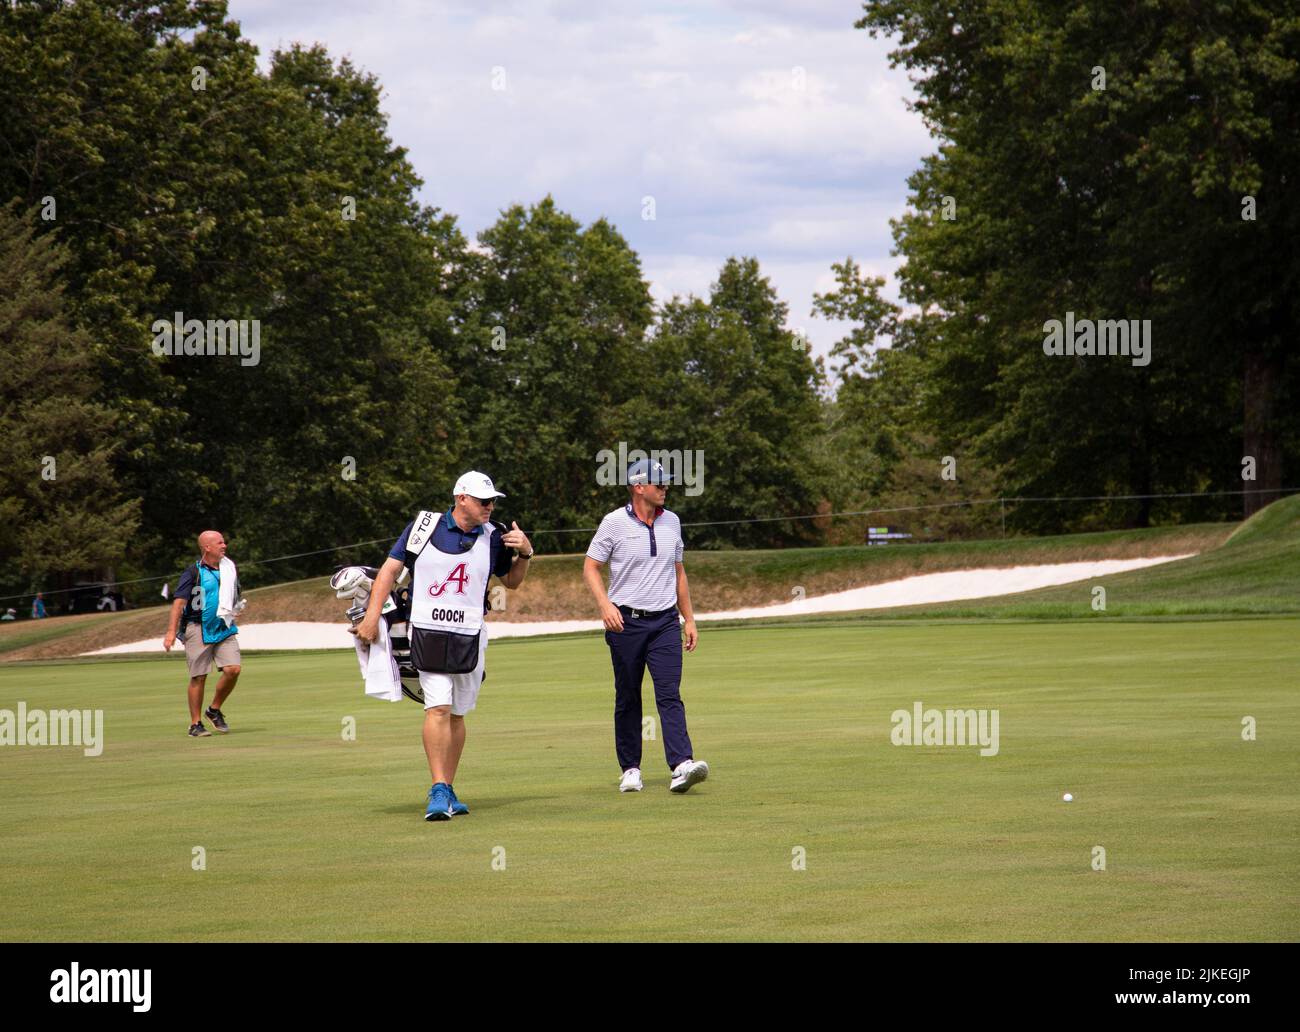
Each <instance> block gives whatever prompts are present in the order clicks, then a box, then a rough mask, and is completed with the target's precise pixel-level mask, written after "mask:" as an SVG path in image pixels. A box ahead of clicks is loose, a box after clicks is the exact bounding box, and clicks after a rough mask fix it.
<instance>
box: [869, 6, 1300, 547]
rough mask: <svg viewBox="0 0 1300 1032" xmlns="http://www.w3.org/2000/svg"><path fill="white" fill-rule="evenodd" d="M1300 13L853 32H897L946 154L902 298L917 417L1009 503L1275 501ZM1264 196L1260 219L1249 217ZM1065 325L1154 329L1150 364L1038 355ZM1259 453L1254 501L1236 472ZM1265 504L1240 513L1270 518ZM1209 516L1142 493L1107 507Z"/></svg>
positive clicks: (1161, 13)
mask: <svg viewBox="0 0 1300 1032" xmlns="http://www.w3.org/2000/svg"><path fill="white" fill-rule="evenodd" d="M1298 12H1300V8H1297V5H1296V4H1295V3H1294V0H1292V2H1288V3H1284V4H1281V5H1278V4H1271V5H1264V4H1259V3H1250V4H1245V5H1235V6H1233V7H1232V8H1231V9H1229V8H1222V7H1220V8H1214V7H1211V8H1206V9H1200V8H1197V9H1195V10H1193V9H1191V8H1187V7H1185V6H1183V5H1175V4H1172V3H1163V2H1158V3H1152V4H1146V5H1142V6H1141V7H1139V8H1132V7H1131V6H1125V5H1119V6H1115V5H1104V4H1075V5H1068V6H1052V5H1047V6H1043V5H1039V6H1036V7H1035V6H1025V5H1022V4H1016V3H1012V2H1010V0H999V2H994V3H979V4H974V3H958V4H955V5H954V4H946V3H945V4H940V3H937V2H930V0H886V2H881V3H873V4H870V5H867V6H866V14H865V16H864V17H863V18H862V19H861V20H860V21H859V22H858V23H857V24H858V26H859V27H861V28H867V29H869V30H870V31H871V32H872V33H873V34H875V33H889V34H895V35H897V37H898V40H899V44H900V45H899V47H898V48H897V49H896V50H895V51H894V52H893V54H892V55H891V59H892V60H893V61H894V63H895V64H901V65H905V66H906V67H908V68H909V69H911V70H912V71H913V72H914V73H916V82H917V90H918V94H919V99H918V101H917V103H916V108H917V110H918V111H919V112H920V113H921V114H922V116H923V117H924V118H925V119H926V121H927V123H928V125H929V126H930V128H931V130H932V131H933V132H934V133H935V134H936V135H937V136H939V137H940V140H941V143H940V146H939V148H938V151H937V153H936V154H934V155H932V156H930V157H929V158H927V159H926V160H925V161H924V162H923V164H922V167H921V168H920V169H919V170H918V171H917V172H916V173H915V174H914V175H913V176H912V177H911V179H910V180H909V184H910V185H911V187H912V191H913V195H912V207H913V210H912V211H911V212H909V213H908V214H907V215H905V216H904V217H903V218H902V219H900V220H899V221H898V222H897V223H895V239H896V242H897V244H898V248H899V251H900V252H901V253H902V254H903V255H904V256H905V257H906V258H907V262H906V264H905V266H904V267H903V269H902V271H901V274H900V276H901V283H902V293H903V296H904V298H905V299H906V300H908V301H909V302H911V303H912V304H913V305H915V306H917V308H918V310H919V313H920V314H919V315H918V316H909V317H908V319H906V320H904V321H905V322H908V323H914V324H915V326H914V330H915V332H914V333H913V334H912V337H911V340H910V342H909V343H908V345H907V346H910V347H914V348H917V349H918V357H919V360H920V362H921V363H922V365H923V368H924V371H925V372H924V377H925V379H926V381H927V382H928V383H929V384H930V385H931V388H932V389H931V390H929V391H928V392H927V394H926V399H925V408H924V414H923V422H924V425H925V428H926V429H927V430H928V431H929V432H932V433H935V434H936V435H939V436H940V438H941V439H943V438H948V439H951V440H955V441H958V442H970V443H971V445H972V446H973V447H974V448H975V449H976V450H977V451H978V452H979V453H980V454H981V455H983V456H984V457H986V458H987V460H988V461H989V462H990V463H992V464H993V465H994V466H995V467H997V468H999V469H1001V470H1002V471H1003V473H1002V488H1003V490H1004V491H1005V492H1006V493H1009V494H1038V495H1042V494H1108V493H1116V494H1155V493H1160V492H1170V491H1186V490H1189V489H1197V488H1205V489H1213V488H1220V489H1224V490H1230V489H1234V488H1241V487H1248V488H1249V487H1252V486H1261V487H1268V486H1277V485H1278V484H1280V480H1281V469H1282V465H1281V463H1282V459H1283V444H1284V442H1286V441H1294V440H1295V439H1296V416H1295V411H1296V410H1295V406H1290V407H1289V408H1288V407H1287V406H1286V404H1285V400H1284V399H1287V398H1290V397H1293V396H1294V390H1295V386H1296V379H1297V371H1296V367H1295V363H1294V361H1293V360H1291V358H1290V354H1291V351H1292V348H1291V346H1290V340H1291V337H1293V336H1294V329H1295V325H1296V305H1297V301H1296V298H1297V294H1298V292H1297V290H1296V289H1295V286H1296V274H1297V262H1296V243H1295V241H1296V230H1297V228H1300V227H1298V226H1297V222H1296V220H1297V218H1300V216H1298V215H1297V213H1296V212H1295V210H1294V207H1293V206H1288V205H1285V204H1282V203H1279V202H1280V198H1281V197H1282V196H1283V195H1284V193H1285V187H1284V185H1283V184H1284V182H1285V176H1286V172H1287V170H1288V167H1293V166H1294V165H1295V164H1296V158H1297V156H1298V154H1297V151H1298V149H1300V134H1298V133H1297V132H1296V128H1297V118H1296V111H1295V104H1294V98H1295V96H1296V86H1297V77H1298V76H1300V60H1298V58H1300V53H1298V51H1300V43H1298V37H1297V34H1296V32H1295V31H1294V27H1295V24H1296V18H1297V13H1298ZM1103 80H1104V81H1103ZM1245 195H1251V196H1256V195H1257V196H1258V199H1259V200H1260V201H1261V202H1263V203H1265V204H1266V207H1267V210H1266V211H1264V212H1263V213H1261V214H1260V215H1259V217H1258V218H1257V219H1256V220H1255V221H1253V222H1250V221H1243V219H1242V213H1243V210H1244V204H1245ZM1067 312H1074V313H1076V314H1077V315H1078V316H1079V317H1080V318H1085V317H1091V318H1094V319H1124V320H1131V319H1136V320H1143V319H1149V320H1150V321H1151V326H1152V334H1153V340H1152V357H1151V361H1150V364H1149V365H1145V366H1143V365H1134V364H1132V363H1131V362H1129V361H1128V360H1127V359H1125V358H1122V357H1120V358H1096V357H1093V358H1083V357H1072V358H1067V357H1049V356H1045V355H1044V354H1043V351H1042V347H1041V344H1042V340H1043V333H1044V324H1045V322H1046V321H1047V320H1049V319H1053V318H1055V319H1064V317H1065V315H1066V313H1067ZM935 316H937V318H934V317H935ZM922 320H925V321H922ZM1235 399H1241V400H1240V401H1235ZM1242 402H1244V405H1245V416H1244V418H1242V417H1240V416H1238V414H1237V412H1235V411H1234V406H1235V404H1241V403H1242ZM1234 434H1236V435H1239V439H1240V440H1242V442H1243V443H1242V445H1241V446H1239V447H1236V448H1234V446H1233V442H1232V437H1233V435H1234ZM1241 450H1244V451H1245V452H1246V453H1247V454H1255V455H1256V458H1257V459H1258V460H1259V463H1260V470H1261V473H1260V480H1259V482H1258V484H1251V483H1245V484H1243V483H1242V481H1241V480H1240V471H1241V465H1240V455H1238V454H1237V452H1238V451H1241ZM1256 453H1257V454H1256ZM1247 497H1248V499H1250V500H1248V502H1247V511H1251V508H1252V507H1253V506H1254V505H1257V504H1263V503H1266V502H1267V501H1268V500H1269V496H1256V497H1255V498H1251V496H1247ZM1213 511H1215V510H1208V511H1207V509H1206V508H1205V507H1204V506H1202V507H1200V508H1199V509H1198V508H1197V507H1196V506H1195V505H1194V504H1193V503H1174V504H1171V505H1168V506H1166V507H1165V508H1164V509H1163V510H1162V509H1161V508H1160V507H1159V503H1153V502H1152V501H1149V500H1135V501H1132V502H1126V503H1119V504H1117V505H1115V506H1113V507H1109V506H1097V507H1094V508H1093V509H1092V515H1093V516H1096V517H1100V518H1102V519H1106V520H1108V519H1111V518H1118V517H1121V516H1122V517H1123V518H1126V519H1127V520H1128V521H1129V522H1132V523H1137V524H1142V523H1146V522H1148V521H1149V520H1150V519H1152V518H1153V515H1165V516H1174V517H1178V516H1184V517H1185V516H1188V515H1200V516H1205V515H1209V514H1210V513H1211V512H1213ZM1217 511H1218V512H1220V513H1222V512H1223V509H1222V508H1221V507H1219V508H1218V510H1217ZM1088 515H1089V510H1088V509H1086V508H1080V509H1076V510H1074V511H1073V514H1066V513H1064V512H1061V511H1056V510H1045V509H1043V508H1041V507H1036V508H1025V509H1022V510H1021V511H1019V512H1018V513H1016V514H1014V516H1013V519H1014V520H1016V521H1017V522H1019V523H1020V525H1022V526H1045V525H1048V524H1051V525H1060V523H1062V522H1065V523H1069V522H1071V521H1072V520H1086V519H1087V518H1088Z"/></svg>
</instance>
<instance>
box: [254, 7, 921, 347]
mask: <svg viewBox="0 0 1300 1032" xmlns="http://www.w3.org/2000/svg"><path fill="white" fill-rule="evenodd" d="M859 10H860V4H859V3H857V2H856V0H788V2H786V3H777V2H775V0H692V2H689V3H675V2H667V0H652V2H648V3H647V2H632V0H602V2H601V3H599V4H596V3H590V2H584V0H552V2H549V3H542V2H534V3H527V2H523V0H520V2H511V0H373V2H368V3H352V2H344V0H230V16H231V17H232V18H234V19H236V20H237V21H239V22H240V23H241V26H242V28H243V32H244V35H245V36H246V37H248V38H249V39H251V40H252V41H253V42H254V43H255V44H256V45H257V46H258V47H259V49H260V50H261V59H262V62H263V67H265V66H266V64H267V62H268V59H269V57H270V54H271V52H272V51H273V50H275V49H277V48H284V47H288V46H289V45H290V44H292V43H294V42H301V43H305V44H310V43H314V42H320V43H323V44H325V45H326V46H327V47H328V49H329V51H330V53H331V55H333V56H334V57H335V58H336V59H337V58H340V57H344V56H346V57H350V58H351V60H352V61H353V63H354V64H356V65H359V66H360V67H362V68H364V69H366V70H367V71H369V72H372V73H373V74H375V75H377V76H378V78H379V80H380V82H381V83H382V85H383V88H384V108H385V111H386V112H387V114H388V116H389V130H390V134H391V136H392V138H393V139H394V141H395V142H396V143H398V144H400V145H401V146H404V147H406V148H407V149H408V151H409V159H410V160H411V162H412V164H413V165H414V167H415V169H416V171H417V172H418V173H419V175H420V176H421V177H423V179H424V181H425V185H424V190H423V200H424V202H425V203H427V204H430V205H435V206H437V207H439V208H441V209H443V210H444V211H447V212H450V213H452V214H454V215H456V216H457V218H458V219H459V222H460V225H461V228H462V230H463V231H464V232H465V233H466V235H467V236H470V237H471V238H473V237H474V236H475V235H476V234H477V233H478V232H479V231H480V230H482V229H484V228H485V227H487V226H488V225H490V224H491V223H492V222H494V221H495V220H496V218H497V215H498V213H499V212H500V210H501V209H502V208H504V207H506V206H507V205H509V204H511V203H513V202H520V203H523V204H532V203H535V202H537V201H538V200H540V199H541V198H543V197H544V196H545V195H546V194H547V193H550V194H551V195H553V196H554V197H555V200H556V203H557V204H558V205H559V206H560V208H561V209H563V210H565V211H567V212H569V213H570V214H572V215H574V216H575V217H576V218H578V219H580V220H581V221H582V222H583V223H584V224H587V223H590V222H591V221H592V220H594V219H596V218H598V217H600V216H601V215H604V216H606V217H608V218H609V219H610V220H611V221H612V222H613V223H614V224H615V225H616V226H617V227H618V229H619V230H620V232H622V234H623V235H624V236H625V237H626V238H627V239H628V241H629V242H630V244H631V245H632V247H633V248H635V249H636V251H637V252H638V253H639V254H640V256H641V262H642V268H643V271H644V274H645V276H646V278H647V279H648V280H650V281H651V283H652V284H653V288H652V289H653V292H654V295H655V297H656V298H657V299H663V298H666V297H669V296H671V295H672V294H674V293H676V294H686V293H694V294H697V295H704V294H706V293H707V291H708V288H709V284H710V283H711V282H712V281H713V279H714V278H715V277H716V275H717V271H718V268H719V267H720V265H721V264H722V262H723V261H724V260H725V259H726V258H727V257H728V256H731V255H753V256H755V257H757V258H758V259H759V262H760V264H761V266H762V268H763V270H764V272H765V273H766V274H767V275H768V276H769V277H770V278H771V280H772V283H773V284H774V285H775V287H776V288H777V291H778V292H779V294H780V296H781V298H782V300H784V301H785V302H786V303H787V304H788V305H789V308H790V317H789V325H790V326H791V327H802V328H803V329H804V330H805V332H807V334H808V336H809V339H810V340H811V341H812V344H813V349H814V352H815V353H817V354H825V353H826V352H827V351H828V350H829V348H830V345H831V344H832V343H833V342H834V341H835V340H836V338H837V337H838V336H839V335H840V333H839V328H838V327H836V326H835V325H833V324H830V323H827V322H826V321H824V320H821V319H814V318H812V317H811V314H810V308H811V301H812V295H813V293H814V292H815V291H824V290H826V289H828V288H829V287H830V286H831V283H832V279H831V274H830V265H831V263H832V262H833V261H838V260H841V259H843V258H844V257H845V256H846V255H850V254H851V255H853V257H854V258H855V259H857V260H858V261H859V262H860V263H861V264H862V265H863V266H864V268H866V269H867V270H869V271H870V272H872V273H873V274H876V275H890V274H892V272H893V270H894V268H895V267H896V265H897V262H898V260H897V259H896V258H894V257H892V256H891V255H890V253H889V252H890V247H891V238H890V232H889V219H890V218H891V217H894V216H897V215H899V214H900V213H901V212H902V211H903V209H904V207H905V202H906V196H907V191H906V178H907V176H908V174H909V173H910V172H911V171H912V170H913V169H915V168H916V167H917V165H918V164H919V163H920V160H921V158H922V156H923V155H925V154H927V153H929V152H930V151H932V150H933V149H934V141H933V140H932V139H931V138H930V137H929V136H928V134H927V133H926V131H925V128H924V126H923V125H922V124H921V121H920V119H919V117H917V116H916V115H915V114H913V113H911V112H909V111H908V110H907V109H906V107H905V105H904V101H905V99H907V98H908V97H910V96H911V95H912V92H911V86H910V84H909V83H908V80H907V75H906V73H905V72H904V71H902V70H898V71H895V70H892V69H890V67H889V64H888V61H887V59H886V53H887V52H888V50H889V45H888V43H887V42H886V41H882V40H877V39H872V38H871V37H870V36H869V35H868V34H867V33H866V32H865V31H862V30H859V29H854V28H853V21H854V20H855V19H856V18H857V17H858V14H859ZM647 198H653V215H654V217H653V219H649V218H646V217H645V215H647V214H649V212H650V207H651V205H650V203H649V202H648V201H647V200H646V199H647ZM889 293H890V294H891V296H896V293H895V290H894V286H893V282H892V278H891V282H890V287H889Z"/></svg>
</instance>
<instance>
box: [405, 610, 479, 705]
mask: <svg viewBox="0 0 1300 1032" xmlns="http://www.w3.org/2000/svg"><path fill="white" fill-rule="evenodd" d="M478 633H479V638H478V666H476V667H475V668H474V670H473V672H472V673H468V674H429V673H425V672H424V671H423V670H421V671H420V688H421V690H422V691H423V692H424V708H425V709H432V708H433V707H434V706H450V707H451V712H452V713H453V714H455V715H456V716H458V717H463V716H464V715H465V714H466V713H468V712H469V711H470V710H472V709H473V708H474V707H475V705H477V703H478V690H479V687H480V686H481V685H482V684H483V662H484V660H486V659H487V645H488V633H487V624H486V623H484V624H483V628H482V629H481V630H480V631H479V632H478Z"/></svg>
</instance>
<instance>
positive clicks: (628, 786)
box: [618, 767, 641, 792]
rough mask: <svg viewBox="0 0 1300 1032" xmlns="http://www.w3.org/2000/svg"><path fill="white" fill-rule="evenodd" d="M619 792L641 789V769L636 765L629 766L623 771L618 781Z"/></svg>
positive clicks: (638, 790)
mask: <svg viewBox="0 0 1300 1032" xmlns="http://www.w3.org/2000/svg"><path fill="white" fill-rule="evenodd" d="M618 790H619V791H620V792H640V791H641V770H640V768H638V767H631V768H629V769H628V770H625V771H623V780H622V781H620V782H619V783H618Z"/></svg>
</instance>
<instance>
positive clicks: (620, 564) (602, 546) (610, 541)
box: [587, 505, 682, 612]
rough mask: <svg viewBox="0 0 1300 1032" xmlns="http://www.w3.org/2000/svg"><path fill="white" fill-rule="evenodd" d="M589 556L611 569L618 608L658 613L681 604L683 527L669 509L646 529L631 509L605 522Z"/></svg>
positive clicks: (611, 592)
mask: <svg viewBox="0 0 1300 1032" xmlns="http://www.w3.org/2000/svg"><path fill="white" fill-rule="evenodd" d="M587 555H588V556H590V557H591V558H592V559H595V560H596V562H598V563H609V600H610V601H611V602H613V603H614V605H616V606H631V607H632V608H633V609H648V610H650V611H651V612H658V611H659V610H661V609H668V608H670V607H672V606H675V605H676V604H677V564H678V563H680V562H681V561H682V521H681V520H679V519H678V518H677V514H676V513H674V512H669V511H668V510H667V509H656V510H655V521H654V523H653V524H646V523H642V522H641V519H640V518H639V517H638V516H637V515H636V513H634V512H633V511H632V506H631V505H625V506H623V508H621V509H615V510H614V511H613V512H611V513H609V514H607V515H606V516H605V518H604V519H603V520H601V521H600V527H599V528H598V529H597V531H596V536H595V537H594V538H592V539H591V544H590V545H588V546H587Z"/></svg>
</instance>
